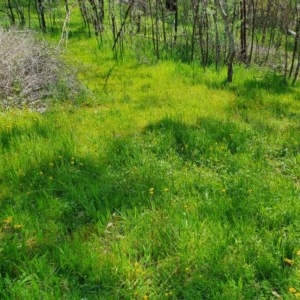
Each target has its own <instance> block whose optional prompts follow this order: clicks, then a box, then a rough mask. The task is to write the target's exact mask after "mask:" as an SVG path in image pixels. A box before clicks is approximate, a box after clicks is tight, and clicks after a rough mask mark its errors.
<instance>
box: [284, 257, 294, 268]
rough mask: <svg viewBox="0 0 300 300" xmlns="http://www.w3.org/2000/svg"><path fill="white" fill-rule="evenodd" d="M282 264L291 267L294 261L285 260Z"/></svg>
mask: <svg viewBox="0 0 300 300" xmlns="http://www.w3.org/2000/svg"><path fill="white" fill-rule="evenodd" d="M284 262H285V263H286V264H287V265H288V266H292V265H293V264H294V261H293V260H292V259H289V258H285V259H284Z"/></svg>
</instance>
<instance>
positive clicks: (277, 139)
mask: <svg viewBox="0 0 300 300" xmlns="http://www.w3.org/2000/svg"><path fill="white" fill-rule="evenodd" d="M68 45H69V46H68V48H67V50H66V52H65V60H66V61H68V63H69V64H71V65H73V66H75V67H77V69H78V73H79V75H78V77H79V79H80V80H81V82H82V83H83V84H84V85H85V86H86V87H87V88H88V91H86V93H85V94H83V95H81V96H80V97H79V98H74V99H66V100H65V101H64V102H62V103H56V104H54V105H53V106H52V107H51V109H49V110H48V111H47V112H46V113H44V114H39V113H36V112H33V111H30V110H26V109H24V110H10V111H2V112H0V157H1V161H0V203H1V220H0V298H1V299H22V300H23V299H191V300H192V299H228V300H231V299H280V298H282V299H295V298H300V282H299V277H300V218H299V215H300V199H299V196H300V130H299V129H300V122H299V121H300V96H299V95H300V94H299V92H300V91H299V88H297V87H288V86H285V85H284V84H283V83H282V82H281V78H279V77H276V76H274V75H273V74H266V73H262V72H260V71H259V70H256V69H243V68H239V67H236V69H235V79H234V83H233V84H232V85H226V84H224V79H225V78H226V70H222V71H221V72H220V74H217V73H216V72H215V71H214V70H212V69H206V71H205V72H204V70H203V69H201V68H200V67H199V66H197V65H190V66H188V65H184V64H180V63H174V62H160V63H153V62H146V63H145V62H144V63H143V64H141V63H138V62H137V61H136V60H135V59H129V58H128V59H124V60H123V61H119V62H116V61H115V60H114V59H112V58H111V55H109V54H108V53H109V52H108V51H107V49H104V48H103V49H98V46H97V44H96V42H95V41H93V40H85V39H72V38H71V39H70V40H69V43H68Z"/></svg>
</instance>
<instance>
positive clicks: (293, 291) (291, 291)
mask: <svg viewBox="0 0 300 300" xmlns="http://www.w3.org/2000/svg"><path fill="white" fill-rule="evenodd" d="M289 292H290V293H293V294H295V293H296V292H297V290H296V289H295V288H293V287H290V288H289Z"/></svg>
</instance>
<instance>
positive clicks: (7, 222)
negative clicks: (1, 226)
mask: <svg viewBox="0 0 300 300" xmlns="http://www.w3.org/2000/svg"><path fill="white" fill-rule="evenodd" d="M13 219H14V218H13V217H8V218H6V219H5V220H4V223H6V224H9V223H11V222H12V221H13Z"/></svg>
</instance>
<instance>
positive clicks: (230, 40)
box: [215, 0, 235, 82]
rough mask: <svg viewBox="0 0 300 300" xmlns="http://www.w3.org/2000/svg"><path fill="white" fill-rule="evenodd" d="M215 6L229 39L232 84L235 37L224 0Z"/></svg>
mask: <svg viewBox="0 0 300 300" xmlns="http://www.w3.org/2000/svg"><path fill="white" fill-rule="evenodd" d="M215 5H216V6H217V7H218V8H219V10H220V13H221V16H222V19H223V22H224V26H225V33H226V36H227V39H228V43H229V49H228V54H227V82H232V79H233V60H234V57H235V42H234V37H233V34H232V31H230V28H229V20H228V15H227V13H226V12H225V10H224V8H223V3H222V0H215Z"/></svg>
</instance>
